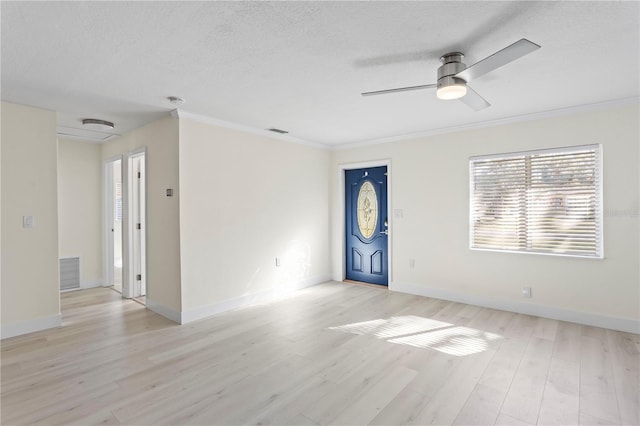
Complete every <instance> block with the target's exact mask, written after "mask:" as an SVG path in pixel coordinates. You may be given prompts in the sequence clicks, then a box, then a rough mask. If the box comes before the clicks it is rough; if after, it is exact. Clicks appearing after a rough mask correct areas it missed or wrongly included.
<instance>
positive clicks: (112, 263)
mask: <svg viewBox="0 0 640 426" xmlns="http://www.w3.org/2000/svg"><path fill="white" fill-rule="evenodd" d="M104 177H105V206H106V211H105V213H106V214H105V236H106V238H105V241H106V244H105V245H106V247H105V265H106V274H105V275H106V277H105V278H106V285H108V286H109V285H111V286H113V288H114V290H116V291H118V292H120V293H122V282H123V274H122V271H123V256H122V253H123V250H122V231H123V229H122V219H123V211H122V209H123V202H122V159H121V158H120V157H117V158H112V159H110V160H107V161H105V166H104Z"/></svg>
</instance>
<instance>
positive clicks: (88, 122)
mask: <svg viewBox="0 0 640 426" xmlns="http://www.w3.org/2000/svg"><path fill="white" fill-rule="evenodd" d="M82 125H83V126H86V127H89V128H94V129H97V130H111V129H113V128H114V127H115V126H114V124H113V123H112V122H111V121H107V120H99V119H97V118H84V119H82Z"/></svg>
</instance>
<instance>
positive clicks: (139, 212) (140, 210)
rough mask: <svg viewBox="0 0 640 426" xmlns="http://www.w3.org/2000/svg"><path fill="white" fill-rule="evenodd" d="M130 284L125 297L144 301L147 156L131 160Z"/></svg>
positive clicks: (145, 290)
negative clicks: (141, 297)
mask: <svg viewBox="0 0 640 426" xmlns="http://www.w3.org/2000/svg"><path fill="white" fill-rule="evenodd" d="M128 169H129V172H128V173H127V175H128V178H129V179H128V195H129V196H128V201H129V208H128V212H129V216H128V221H127V222H128V226H127V228H128V231H129V232H128V242H129V244H128V247H129V256H128V259H129V267H128V268H127V270H128V280H127V281H128V282H127V283H126V285H125V291H124V292H123V294H124V295H125V297H140V296H145V295H146V293H147V286H146V244H145V242H146V235H145V228H146V223H145V222H146V221H145V218H146V194H145V187H146V179H145V154H144V152H142V153H137V154H132V155H130V156H129V157H128Z"/></svg>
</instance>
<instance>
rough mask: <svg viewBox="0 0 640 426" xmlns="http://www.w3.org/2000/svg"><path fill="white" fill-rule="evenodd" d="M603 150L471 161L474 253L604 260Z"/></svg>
mask: <svg viewBox="0 0 640 426" xmlns="http://www.w3.org/2000/svg"><path fill="white" fill-rule="evenodd" d="M601 158H602V154H601V148H600V145H585V146H577V147H570V148H559V149H548V150H540V151H528V152H518V153H511V154H502V155H487V156H479V157H471V158H470V159H469V174H470V195H471V199H470V222H471V229H470V239H471V243H470V246H471V248H472V249H481V250H500V251H513V252H526V253H543V254H556V255H568V256H582V257H595V258H602V257H603V248H602V189H601V188H602V178H601V175H602V167H601Z"/></svg>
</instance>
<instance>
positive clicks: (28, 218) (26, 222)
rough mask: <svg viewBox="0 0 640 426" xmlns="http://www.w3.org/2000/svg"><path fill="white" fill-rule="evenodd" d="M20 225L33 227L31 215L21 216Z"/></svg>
mask: <svg viewBox="0 0 640 426" xmlns="http://www.w3.org/2000/svg"><path fill="white" fill-rule="evenodd" d="M22 227H23V228H33V216H22Z"/></svg>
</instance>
